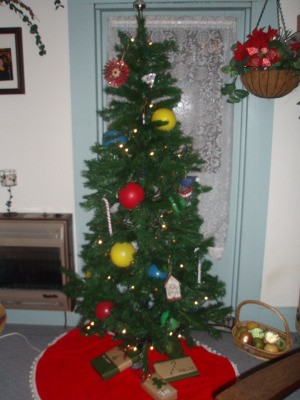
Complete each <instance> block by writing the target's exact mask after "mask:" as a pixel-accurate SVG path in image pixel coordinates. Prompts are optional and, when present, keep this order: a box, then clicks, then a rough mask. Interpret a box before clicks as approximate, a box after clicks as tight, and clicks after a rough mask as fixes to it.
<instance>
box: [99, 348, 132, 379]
mask: <svg viewBox="0 0 300 400" xmlns="http://www.w3.org/2000/svg"><path fill="white" fill-rule="evenodd" d="M139 357H140V355H139V352H137V351H133V350H130V351H125V350H122V349H121V348H120V347H114V348H113V349H111V350H108V351H107V352H106V353H104V354H102V355H101V356H100V357H97V358H95V359H94V360H92V361H91V364H92V366H93V367H94V368H95V370H96V371H97V372H98V373H99V374H100V375H101V376H102V378H103V379H104V380H107V379H109V378H111V377H112V376H114V375H116V374H118V373H119V372H122V371H124V370H125V369H127V368H130V367H131V366H132V364H134V363H136V362H138V361H139Z"/></svg>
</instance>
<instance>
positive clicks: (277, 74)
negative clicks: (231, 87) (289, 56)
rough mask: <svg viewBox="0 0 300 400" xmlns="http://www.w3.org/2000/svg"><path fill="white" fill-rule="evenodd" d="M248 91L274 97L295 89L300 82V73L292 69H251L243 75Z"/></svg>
mask: <svg viewBox="0 0 300 400" xmlns="http://www.w3.org/2000/svg"><path fill="white" fill-rule="evenodd" d="M241 81H242V83H243V85H244V86H245V88H246V89H247V90H248V92H250V93H252V94H254V95H255V96H257V97H263V98H266V99H274V98H278V97H283V96H285V95H287V94H289V93H290V92H291V91H292V90H294V89H295V88H296V87H297V86H298V85H299V82H300V74H297V73H296V72H294V71H292V70H290V69H281V70H277V69H271V70H258V69H257V70H251V71H248V72H246V73H245V74H244V75H241Z"/></svg>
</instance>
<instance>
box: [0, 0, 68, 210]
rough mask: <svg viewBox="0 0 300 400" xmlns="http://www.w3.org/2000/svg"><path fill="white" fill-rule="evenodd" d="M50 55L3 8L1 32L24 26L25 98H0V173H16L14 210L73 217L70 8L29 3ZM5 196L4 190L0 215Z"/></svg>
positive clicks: (46, 0)
mask: <svg viewBox="0 0 300 400" xmlns="http://www.w3.org/2000/svg"><path fill="white" fill-rule="evenodd" d="M26 3H27V4H28V5H30V6H31V7H32V9H33V10H34V12H35V14H36V16H37V18H38V20H39V21H37V24H38V26H39V31H40V35H41V37H42V40H43V42H44V43H45V44H46V50H47V55H45V56H42V57H41V56H40V55H39V54H38V47H37V46H36V45H35V37H34V35H32V34H30V33H29V30H28V28H27V26H26V25H25V24H24V23H23V22H22V21H21V19H20V18H19V17H18V15H15V14H14V13H13V12H11V11H10V10H9V9H8V8H7V6H2V7H0V26H1V27H22V30H23V51H24V72H25V91H26V94H19V95H0V105H1V112H0V113H1V128H0V135H1V144H0V169H6V168H14V169H16V170H17V176H18V185H17V186H16V187H14V188H13V196H14V197H13V206H12V211H13V210H15V211H18V212H24V211H25V212H28V211H31V212H70V213H73V212H74V191H73V166H72V163H73V160H72V137H71V106H70V74H69V49H68V19H67V8H64V9H59V10H57V11H55V7H54V4H53V3H54V2H53V1H52V0H30V1H26ZM7 199H8V196H7V191H6V189H5V188H2V187H0V211H1V212H3V211H6V207H5V202H6V201H7Z"/></svg>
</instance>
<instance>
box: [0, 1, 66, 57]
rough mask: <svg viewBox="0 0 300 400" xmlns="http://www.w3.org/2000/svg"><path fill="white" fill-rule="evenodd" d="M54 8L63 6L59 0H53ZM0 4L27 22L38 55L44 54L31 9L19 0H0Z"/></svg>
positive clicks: (43, 46)
mask: <svg viewBox="0 0 300 400" xmlns="http://www.w3.org/2000/svg"><path fill="white" fill-rule="evenodd" d="M54 5H55V9H56V10H57V9H58V8H60V7H64V6H63V4H62V2H61V1H60V0H54ZM0 6H7V7H9V9H10V10H11V11H13V12H14V13H16V14H18V15H19V17H20V18H21V19H22V21H23V22H24V23H25V24H27V26H28V28H29V32H30V33H31V34H32V35H34V36H35V44H36V45H37V46H38V49H39V55H40V56H43V55H45V54H46V49H45V45H44V43H43V42H42V39H41V35H40V34H39V29H38V25H37V24H36V22H35V21H36V19H37V18H36V16H35V14H34V12H33V10H32V9H31V8H30V7H29V6H28V5H27V4H25V3H24V2H23V1H20V0H0Z"/></svg>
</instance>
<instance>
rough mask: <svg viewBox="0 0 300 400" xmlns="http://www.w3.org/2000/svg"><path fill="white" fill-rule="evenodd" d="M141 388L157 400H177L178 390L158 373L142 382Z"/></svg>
mask: <svg viewBox="0 0 300 400" xmlns="http://www.w3.org/2000/svg"><path fill="white" fill-rule="evenodd" d="M141 387H142V388H143V389H144V390H145V391H146V392H147V393H148V394H149V395H150V396H151V397H152V398H153V399H155V400H161V399H166V400H176V399H177V390H176V389H175V388H174V387H173V386H171V385H170V384H169V383H168V382H167V381H166V380H164V379H162V378H161V377H160V376H159V375H158V374H156V373H154V374H152V376H151V377H150V378H149V379H146V380H145V381H144V382H142V383H141Z"/></svg>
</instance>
